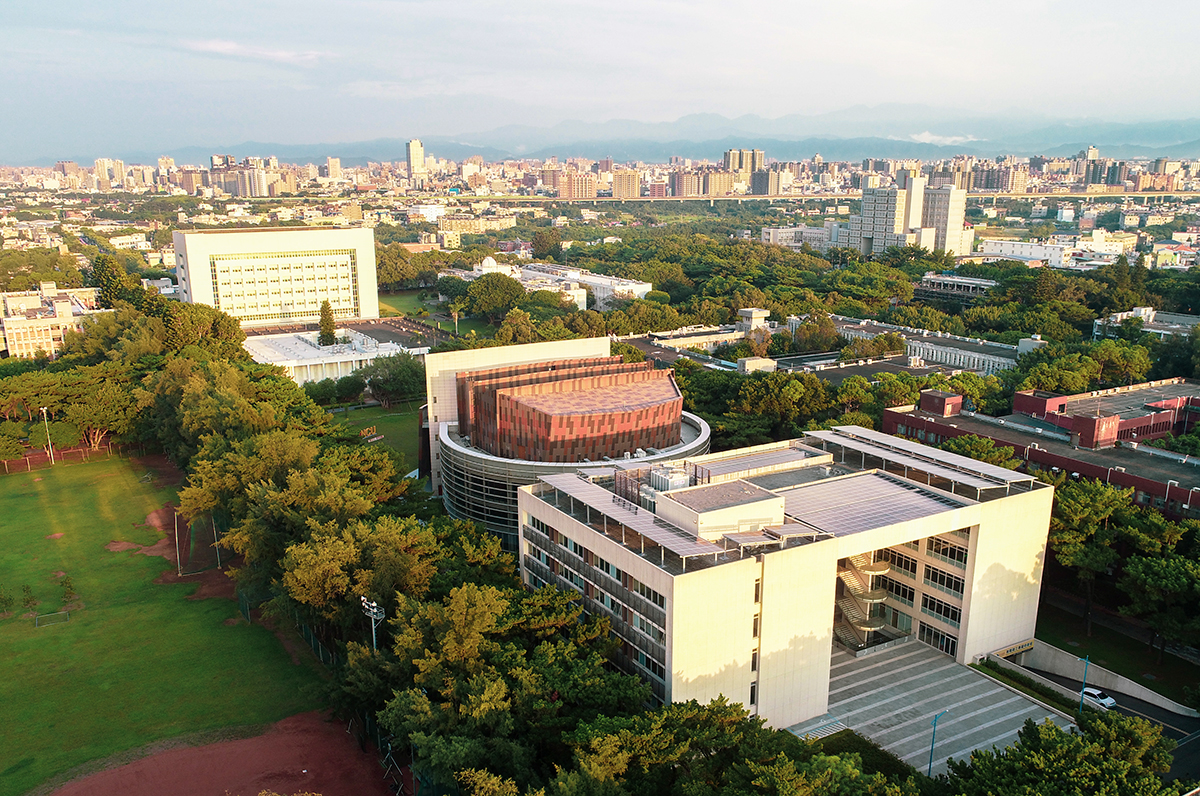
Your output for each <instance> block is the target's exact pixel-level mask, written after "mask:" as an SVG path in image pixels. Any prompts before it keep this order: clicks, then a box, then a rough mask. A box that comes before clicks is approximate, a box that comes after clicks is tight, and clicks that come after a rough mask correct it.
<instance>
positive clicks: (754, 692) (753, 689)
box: [750, 683, 758, 705]
mask: <svg viewBox="0 0 1200 796" xmlns="http://www.w3.org/2000/svg"><path fill="white" fill-rule="evenodd" d="M750 704H751V705H757V704H758V683H751V684H750Z"/></svg>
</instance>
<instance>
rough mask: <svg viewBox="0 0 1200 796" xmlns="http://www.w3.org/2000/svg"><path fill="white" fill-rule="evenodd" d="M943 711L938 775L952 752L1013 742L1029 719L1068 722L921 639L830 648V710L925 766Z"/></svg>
mask: <svg viewBox="0 0 1200 796" xmlns="http://www.w3.org/2000/svg"><path fill="white" fill-rule="evenodd" d="M943 710H949V711H950V712H949V713H947V714H946V715H944V716H942V717H941V718H940V719H939V720H938V726H937V745H936V748H935V750H934V758H933V773H934V774H939V773H942V772H945V770H946V758H948V757H954V758H956V759H960V760H962V759H966V758H967V757H969V756H970V754H971V752H972V751H973V750H975V749H990V748H991V747H992V746H998V747H1004V746H1008V745H1009V744H1011V743H1013V742H1014V741H1016V739H1017V731H1018V730H1020V729H1021V726H1022V725H1023V724H1024V723H1025V720H1026V719H1033V720H1034V721H1036V722H1041V721H1043V720H1045V719H1051V720H1052V721H1054V723H1056V724H1058V725H1059V726H1060V727H1066V726H1068V725H1069V724H1070V722H1069V721H1067V720H1066V719H1064V718H1062V717H1061V716H1058V715H1056V714H1052V713H1051V712H1050V711H1048V710H1046V709H1045V708H1043V707H1041V706H1039V705H1038V704H1037V703H1035V702H1033V701H1031V700H1029V699H1026V698H1025V697H1024V696H1022V695H1021V694H1017V693H1014V692H1012V691H1009V690H1008V689H1006V688H1003V687H1001V686H1000V685H998V684H997V683H996V682H995V681H993V680H991V679H989V678H987V677H984V676H983V675H982V674H979V673H978V672H976V671H975V670H973V669H971V668H969V667H966V666H962V665H960V664H957V663H955V662H954V659H952V658H950V657H949V656H946V655H943V654H942V653H940V652H938V651H937V650H935V649H933V648H932V647H930V646H927V645H925V644H922V643H920V642H918V641H911V642H909V643H907V644H901V645H900V646H898V647H893V648H892V649H889V650H886V651H884V652H879V653H876V654H874V655H867V656H865V657H862V658H855V657H853V656H851V655H849V654H847V653H845V652H842V651H840V650H837V651H835V652H834V653H833V662H832V667H831V669H830V682H829V715H830V716H831V717H832V718H833V719H835V720H837V721H840V722H841V723H843V724H845V725H846V726H847V727H849V728H850V729H852V730H854V731H855V732H858V733H860V734H862V735H865V736H867V737H868V738H870V739H871V740H872V741H874V742H875V743H877V744H879V745H880V746H882V747H883V748H884V749H887V750H888V751H889V752H891V753H892V754H894V755H896V756H897V757H899V758H900V759H901V760H903V761H904V762H906V763H908V764H909V765H912V766H914V767H915V768H917V769H918V770H920V771H925V770H926V768H927V766H928V765H929V742H930V735H931V731H932V728H931V726H930V722H931V721H932V720H933V717H934V715H935V714H936V713H939V712H940V711H943Z"/></svg>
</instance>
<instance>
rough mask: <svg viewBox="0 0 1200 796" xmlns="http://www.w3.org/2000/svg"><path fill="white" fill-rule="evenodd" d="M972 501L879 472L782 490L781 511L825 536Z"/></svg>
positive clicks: (857, 529) (853, 531)
mask: <svg viewBox="0 0 1200 796" xmlns="http://www.w3.org/2000/svg"><path fill="white" fill-rule="evenodd" d="M971 504H972V501H970V500H964V499H961V498H955V497H951V496H949V495H946V494H943V493H941V492H936V491H934V490H932V489H925V488H923V487H921V486H920V485H919V484H914V483H912V482H911V481H905V480H903V479H901V478H897V477H896V476H894V475H890V474H888V473H883V472H879V471H878V470H875V471H868V472H861V473H855V474H854V475H848V476H846V477H844V478H831V479H827V480H824V481H817V482H814V483H811V484H806V485H804V486H799V487H796V488H795V489H789V490H787V491H786V492H784V493H783V511H784V514H786V515H787V516H788V517H789V518H792V519H794V520H797V521H799V522H801V523H804V524H805V525H810V526H812V527H813V528H816V529H817V530H819V531H823V532H824V533H827V534H829V535H830V536H848V535H850V534H854V533H860V532H862V531H869V530H871V529H872V528H881V527H883V526H886V525H894V524H896V523H898V522H907V521H909V520H917V519H921V518H922V517H931V516H933V515H934V514H941V513H942V512H944V511H949V510H952V509H958V508H962V507H963V506H969V505H971Z"/></svg>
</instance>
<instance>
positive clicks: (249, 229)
mask: <svg viewBox="0 0 1200 796" xmlns="http://www.w3.org/2000/svg"><path fill="white" fill-rule="evenodd" d="M340 229H366V228H365V227H346V226H334V225H332V224H325V225H322V226H319V227H309V226H304V227H237V228H235V229H181V230H178V232H180V233H182V234H184V235H238V234H245V233H248V232H329V231H330V230H340Z"/></svg>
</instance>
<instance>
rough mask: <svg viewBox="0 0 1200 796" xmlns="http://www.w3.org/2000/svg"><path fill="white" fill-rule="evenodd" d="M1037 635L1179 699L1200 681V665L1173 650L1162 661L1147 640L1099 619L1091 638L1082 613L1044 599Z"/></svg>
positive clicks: (1053, 644)
mask: <svg viewBox="0 0 1200 796" xmlns="http://www.w3.org/2000/svg"><path fill="white" fill-rule="evenodd" d="M1036 636H1037V638H1039V639H1041V640H1042V641H1045V642H1046V643H1047V644H1050V645H1052V646H1055V647H1058V648H1059V649H1060V650H1066V651H1067V652H1073V653H1076V654H1078V655H1079V657H1081V658H1082V657H1083V656H1085V655H1089V656H1091V661H1092V663H1094V664H1096V665H1098V666H1103V667H1104V668H1105V669H1108V670H1109V671H1111V672H1116V673H1117V674H1120V675H1124V676H1125V677H1128V678H1129V679H1130V680H1133V681H1134V682H1137V683H1141V684H1142V685H1144V686H1145V687H1146V688H1149V689H1150V690H1151V691H1157V692H1158V693H1160V694H1162V695H1163V696H1165V697H1168V698H1170V699H1173V700H1175V701H1176V702H1182V701H1183V688H1184V686H1194V685H1196V683H1200V666H1195V665H1193V664H1191V663H1188V662H1187V661H1185V660H1183V659H1182V658H1177V657H1176V656H1174V655H1171V654H1169V653H1168V654H1166V655H1163V662H1162V664H1159V663H1157V660H1158V652H1157V651H1155V652H1150V651H1149V650H1148V649H1147V648H1146V644H1147V642H1146V641H1145V640H1142V639H1131V638H1129V637H1128V636H1125V635H1122V634H1120V633H1117V632H1116V631H1115V630H1109V629H1108V628H1106V627H1101V626H1100V625H1098V624H1096V623H1095V622H1093V623H1092V636H1091V638H1088V635H1087V628H1086V627H1085V626H1084V622H1083V618H1082V617H1079V616H1076V615H1075V614H1072V613H1068V612H1066V611H1063V610H1061V609H1059V608H1055V607H1054V606H1052V605H1047V604H1045V603H1042V605H1041V606H1040V607H1039V608H1038V622H1037V633H1036ZM1146 675H1151V676H1152V677H1153V678H1154V679H1153V680H1151V679H1149V678H1147V677H1146Z"/></svg>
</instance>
